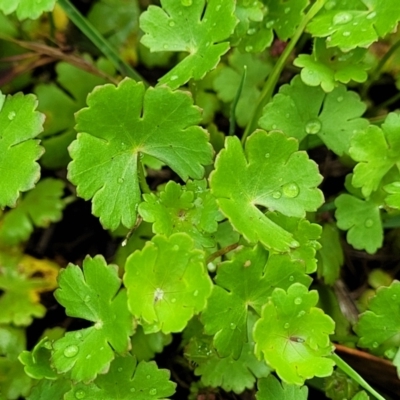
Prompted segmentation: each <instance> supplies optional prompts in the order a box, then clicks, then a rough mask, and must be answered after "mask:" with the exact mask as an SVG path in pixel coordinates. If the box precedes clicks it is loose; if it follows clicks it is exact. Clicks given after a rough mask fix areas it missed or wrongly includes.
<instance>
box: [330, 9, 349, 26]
mask: <svg viewBox="0 0 400 400" xmlns="http://www.w3.org/2000/svg"><path fill="white" fill-rule="evenodd" d="M352 19H353V16H352V15H351V14H350V13H348V12H346V11H343V12H339V13H337V14H336V15H335V16H334V17H333V20H332V22H333V24H334V25H344V24H347V23H348V22H350V21H351V20H352Z"/></svg>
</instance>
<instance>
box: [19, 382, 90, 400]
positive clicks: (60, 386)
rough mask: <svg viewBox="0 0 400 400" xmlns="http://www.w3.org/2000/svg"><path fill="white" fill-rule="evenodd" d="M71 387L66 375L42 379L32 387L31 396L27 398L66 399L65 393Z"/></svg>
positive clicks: (27, 399)
mask: <svg viewBox="0 0 400 400" xmlns="http://www.w3.org/2000/svg"><path fill="white" fill-rule="evenodd" d="M70 388H71V382H70V381H69V380H67V379H64V377H59V378H58V379H57V380H48V379H41V380H40V381H38V383H37V384H36V385H35V386H34V387H33V388H32V390H31V392H30V393H29V396H27V397H26V400H54V399H64V398H65V397H64V395H65V394H66V392H67V391H68V390H69V389H70ZM74 400H77V399H74ZM87 400H90V399H87Z"/></svg>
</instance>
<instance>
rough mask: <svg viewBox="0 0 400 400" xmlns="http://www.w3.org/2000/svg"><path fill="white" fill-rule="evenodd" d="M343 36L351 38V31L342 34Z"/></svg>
mask: <svg viewBox="0 0 400 400" xmlns="http://www.w3.org/2000/svg"><path fill="white" fill-rule="evenodd" d="M342 35H343V36H345V37H349V36H350V32H349V31H344V32H343V33H342Z"/></svg>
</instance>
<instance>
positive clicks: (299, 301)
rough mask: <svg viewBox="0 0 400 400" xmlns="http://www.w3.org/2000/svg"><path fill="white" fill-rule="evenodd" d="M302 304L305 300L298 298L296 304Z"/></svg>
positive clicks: (295, 300)
mask: <svg viewBox="0 0 400 400" xmlns="http://www.w3.org/2000/svg"><path fill="white" fill-rule="evenodd" d="M302 302H303V300H302V299H301V297H296V298H295V299H294V304H297V305H299V304H301V303H302Z"/></svg>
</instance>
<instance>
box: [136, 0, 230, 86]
mask: <svg viewBox="0 0 400 400" xmlns="http://www.w3.org/2000/svg"><path fill="white" fill-rule="evenodd" d="M161 6H162V8H160V7H157V6H149V7H148V9H147V10H146V11H145V12H144V13H142V15H141V16H140V28H141V29H142V30H143V31H144V33H145V35H144V36H143V37H142V39H141V42H142V43H143V44H144V45H145V46H147V47H149V48H150V50H151V51H179V52H187V53H189V55H188V56H187V57H185V58H184V59H183V60H182V61H181V62H180V63H179V64H178V65H176V66H175V67H174V68H172V69H171V70H170V71H169V72H168V73H167V74H166V75H164V76H163V77H162V78H161V79H159V83H160V84H163V83H165V84H168V85H169V86H170V87H171V88H173V89H176V88H178V87H179V86H182V85H184V84H185V83H186V82H188V81H189V80H190V79H192V78H194V79H196V80H200V79H202V78H203V77H204V76H205V74H206V73H207V72H208V71H210V70H212V69H213V68H215V67H216V66H217V64H218V63H219V60H220V58H221V56H222V55H223V54H225V53H226V52H227V51H228V50H229V48H230V46H229V42H228V41H227V40H228V39H229V37H230V35H231V34H232V33H233V31H234V29H235V26H236V23H237V20H236V17H235V15H234V10H235V2H234V1H233V0H208V1H207V3H206V2H205V0H182V1H177V0H161Z"/></svg>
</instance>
